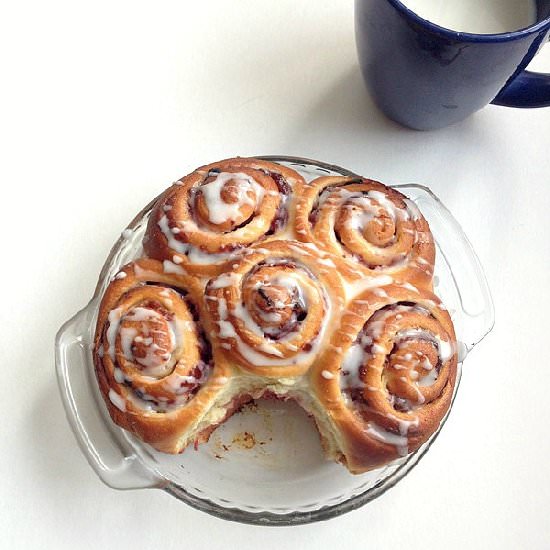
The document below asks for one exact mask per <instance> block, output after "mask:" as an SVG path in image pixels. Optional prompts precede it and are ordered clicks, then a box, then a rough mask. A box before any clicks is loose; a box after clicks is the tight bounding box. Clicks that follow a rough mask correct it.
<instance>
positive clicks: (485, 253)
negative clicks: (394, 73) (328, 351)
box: [0, 0, 550, 550]
mask: <svg viewBox="0 0 550 550" xmlns="http://www.w3.org/2000/svg"><path fill="white" fill-rule="evenodd" d="M2 11H3V14H2V17H1V19H0V59H1V73H0V98H1V101H0V115H1V117H0V140H1V151H2V153H1V161H0V170H1V174H0V175H1V179H0V182H1V191H0V197H1V198H2V212H1V214H0V235H1V237H0V238H1V244H2V266H3V267H2V270H1V274H0V278H1V280H0V288H1V289H2V296H3V297H2V307H0V322H1V325H0V326H1V327H2V330H1V343H2V346H1V352H2V355H1V357H2V360H1V363H0V364H1V368H2V374H3V375H2V399H1V400H0V411H1V414H2V421H1V422H0V441H1V453H0V476H1V482H0V487H1V492H0V497H1V498H0V547H2V548H41V549H50V548H51V549H53V548H56V549H59V548H81V549H88V548H90V549H92V548H94V549H96V548H162V549H163V550H168V549H172V548H193V549H202V548H209V549H218V548H220V549H221V548H223V549H233V548H239V549H248V548H262V549H264V550H275V549H277V550H279V549H281V548H287V547H299V548H303V549H313V548H315V549H319V548H335V547H336V545H338V547H343V548H356V547H359V546H360V547H362V548H384V547H396V546H397V545H399V547H400V548H407V549H409V548H411V549H416V548H418V549H422V550H425V549H428V548H442V547H445V548H449V549H451V548H457V549H458V548H461V549H462V548H465V547H467V548H510V549H514V548H532V549H539V548H548V547H549V546H550V522H549V521H548V503H549V501H550V468H549V467H548V464H549V462H548V461H549V457H550V437H549V428H548V425H549V421H550V399H549V391H548V385H549V380H550V378H549V372H550V371H549V366H548V365H549V351H548V343H549V336H548V334H549V332H548V314H547V311H548V310H549V308H550V296H549V290H548V289H549V283H550V244H549V243H550V240H549V235H550V215H549V212H550V109H539V110H527V111H525V110H514V109H506V108H501V107H494V106H490V107H487V108H485V109H484V110H483V111H481V112H479V113H478V114H476V115H475V116H473V117H471V118H470V119H468V120H466V121H465V122H463V123H460V124H458V125H456V126H454V127H451V128H448V129H444V130H441V131H435V132H429V133H419V132H415V131H411V130H406V129H404V128H401V127H399V126H398V125H396V124H394V123H392V122H390V121H388V120H387V119H386V118H384V116H382V115H381V114H380V113H379V112H378V111H377V110H376V109H375V108H374V106H373V104H372V102H371V100H370V99H369V97H368V95H367V94H366V92H365V90H364V87H363V84H362V81H361V78H360V76H359V74H358V69H357V61H356V54H355V46H354V37H353V6H352V2H350V1H347V2H344V1H338V2H335V1H333V0H331V1H328V0H324V1H321V0H308V1H306V0H302V1H300V2H296V1H294V0H278V1H276V2H267V1H258V0H256V1H253V0H246V1H245V0H240V1H238V2H236V1H234V2H228V1H225V2H224V1H221V0H216V1H214V0H208V1H203V2H197V3H195V2H193V3H191V2H185V1H183V0H180V1H178V2H120V1H109V2H107V1H103V0H98V1H95V2H74V1H66V2H63V1H60V0H51V1H48V2H38V1H33V2H31V1H27V2H12V3H11V5H10V6H9V7H8V8H7V10H5V9H3V10H2ZM536 65H537V66H538V67H539V68H542V69H545V70H546V71H547V72H550V46H548V45H547V46H546V48H545V49H544V50H543V52H541V54H540V56H539V59H538V60H537V62H536ZM236 154H239V155H253V154H290V155H297V156H306V157H311V158H318V159H321V160H326V161H330V162H334V163H337V164H340V165H343V166H345V167H348V168H350V169H353V170H355V171H357V172H359V173H362V174H364V175H366V176H369V177H371V178H375V179H380V180H381V181H383V182H386V183H388V184H396V183H403V182H418V183H422V184H424V185H428V186H430V187H431V188H432V189H433V190H434V191H435V193H436V194H438V195H439V196H440V197H441V198H442V200H443V201H444V202H445V203H446V204H447V205H448V206H449V207H450V209H451V210H452V211H453V212H454V214H455V216H456V217H457V218H458V220H459V221H460V223H461V224H462V225H463V227H464V229H465V231H466V233H467V234H468V235H469V237H470V239H471V241H472V242H473V244H474V246H475V248H476V250H477V252H478V254H479V256H480V259H481V261H482V263H483V265H484V266H485V269H486V273H487V277H488V280H489V283H490V286H491V289H492V292H493V296H494V300H495V305H496V315H497V324H496V326H495V329H494V332H493V333H492V334H491V335H490V336H489V337H488V338H487V339H486V340H485V341H484V342H483V343H482V344H480V346H479V347H478V348H476V349H475V350H474V351H473V352H472V354H471V356H470V357H469V358H468V360H467V362H466V364H465V368H464V376H463V381H462V385H461V388H460V392H459V395H458V398H457V400H456V405H455V408H454V409H453V413H452V415H451V417H450V419H449V421H448V423H447V425H446V426H445V429H444V430H443V432H442V433H441V435H440V437H439V439H438V440H437V442H436V444H435V445H434V446H433V448H432V449H431V450H430V452H429V453H428V454H427V455H426V456H425V458H424V459H423V460H422V461H421V462H420V464H419V465H418V467H417V468H416V469H415V470H414V471H413V472H412V473H411V474H410V476H408V477H407V478H406V479H404V480H403V481H402V482H400V483H399V484H398V485H397V486H396V487H395V488H393V489H392V490H390V491H389V492H388V493H387V494H385V495H384V496H382V497H381V498H379V499H378V500H376V501H374V502H372V503H370V504H368V505H367V506H366V507H364V508H362V509H360V510H358V511H355V512H352V513H349V514H347V515H346V516H344V517H340V518H337V519H334V520H331V521H329V522H325V523H320V524H315V525H310V526H302V527H294V528H260V527H248V526H243V525H238V524H233V523H229V522H225V521H222V520H219V519H215V518H212V517H209V516H207V515H205V514H203V513H199V512H196V511H194V510H192V509H191V508H189V507H187V506H186V505H184V504H182V503H180V502H178V501H176V500H175V499H173V498H172V497H170V496H168V495H167V494H165V493H163V492H161V491H155V490H152V491H151V490H149V491H130V492H117V491H114V490H112V489H109V488H107V487H105V486H103V485H102V483H101V482H100V481H99V479H98V478H96V476H95V474H94V473H93V472H92V470H91V469H90V468H89V466H88V464H87V463H86V461H85V459H84V457H83V456H82V455H81V453H80V451H79V449H78V448H77V445H76V443H75V440H74V438H73V436H72V434H71V432H70V430H69V427H68V424H67V422H66V420H65V416H64V413H63V410H62V406H61V403H60V399H59V397H58V391H57V387H56V382H55V376H54V365H53V339H54V334H55V332H56V330H57V328H58V327H59V326H60V325H61V323H62V322H63V321H65V320H66V319H67V318H69V317H70V316H71V315H72V314H73V313H74V312H75V311H76V310H77V309H79V308H81V307H82V306H84V305H85V304H86V302H87V300H88V298H89V297H90V295H91V293H92V291H93V289H94V286H95V282H96V278H97V276H98V273H99V270H100V268H101V266H102V264H103V261H104V259H105V257H106V255H107V253H108V251H109V249H110V247H111V244H112V243H113V242H114V240H115V239H116V238H117V237H118V235H119V233H120V231H121V229H123V228H124V227H125V225H126V223H127V222H128V221H129V220H130V219H131V218H132V217H133V216H134V214H135V213H136V212H137V211H139V210H140V209H141V208H142V206H143V205H145V204H146V203H147V202H148V201H149V200H150V199H151V198H152V197H153V196H155V195H156V194H157V193H159V192H160V191H161V190H162V189H163V188H164V187H166V186H167V185H168V184H169V183H170V182H172V181H173V180H174V179H175V178H176V177H179V176H181V175H183V174H185V173H187V172H188V171H190V170H192V169H193V168H194V167H196V166H198V165H200V164H203V163H206V162H210V161H214V160H217V159H220V158H224V157H228V156H232V155H236Z"/></svg>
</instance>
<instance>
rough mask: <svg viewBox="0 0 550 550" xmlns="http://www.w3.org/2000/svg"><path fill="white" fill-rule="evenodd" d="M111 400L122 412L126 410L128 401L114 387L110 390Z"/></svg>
mask: <svg viewBox="0 0 550 550" xmlns="http://www.w3.org/2000/svg"><path fill="white" fill-rule="evenodd" d="M109 401H110V402H111V403H112V404H113V405H114V406H115V407H116V408H117V409H118V410H119V411H122V412H126V401H125V400H124V398H123V397H121V396H120V395H119V394H118V393H117V392H116V391H114V390H113V389H110V390H109Z"/></svg>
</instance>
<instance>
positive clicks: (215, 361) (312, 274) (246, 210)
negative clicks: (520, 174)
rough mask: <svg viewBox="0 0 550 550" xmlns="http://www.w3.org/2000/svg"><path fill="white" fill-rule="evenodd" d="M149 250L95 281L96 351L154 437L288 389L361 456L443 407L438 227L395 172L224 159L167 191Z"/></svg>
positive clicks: (420, 432)
mask: <svg viewBox="0 0 550 550" xmlns="http://www.w3.org/2000/svg"><path fill="white" fill-rule="evenodd" d="M143 250H144V255H143V257H142V258H138V259H136V260H135V261H133V262H131V263H129V264H128V265H126V266H124V267H123V268H122V269H121V270H120V271H119V272H118V273H117V274H116V275H115V276H114V277H113V280H112V281H111V282H110V284H109V286H108V288H107V290H106V292H105V294H104V296H103V298H102V301H101V305H100V308H99V315H98V321H97V329H96V335H95V343H94V364H95V370H96V375H97V380H98V383H99V388H100V390H101V393H102V395H103V397H104V399H105V403H106V405H107V407H108V410H109V413H110V415H111V417H112V419H113V420H114V422H116V423H117V424H118V425H119V426H121V427H123V428H125V429H126V430H129V431H131V432H133V433H134V434H136V435H137V436H138V437H139V438H141V439H142V440H143V441H144V442H146V443H148V444H149V445H151V446H152V447H154V448H155V449H157V450H159V451H163V452H167V453H179V452H181V451H183V450H184V449H185V448H186V447H187V446H189V445H193V446H195V447H196V446H197V445H199V444H201V443H203V442H205V441H207V440H208V438H209V436H210V434H211V433H212V431H213V430H214V429H215V428H216V427H217V426H218V425H220V424H221V423H222V422H224V421H225V420H226V419H227V418H229V417H230V416H231V414H233V413H234V412H235V411H237V410H239V408H240V407H241V406H242V405H243V404H244V403H246V402H248V401H250V400H252V399H258V398H262V397H263V398H278V399H285V400H286V399H294V400H296V402H297V403H299V404H300V405H301V406H302V407H303V408H304V409H305V410H306V411H307V413H309V414H311V415H312V417H313V418H314V420H315V422H316V424H317V427H318V429H319V434H320V437H321V442H322V444H323V448H324V450H325V453H326V455H327V457H328V458H330V459H333V460H336V461H338V462H340V463H342V464H343V465H344V466H346V467H347V468H348V470H349V471H350V472H352V473H357V474H358V473H362V472H365V471H368V470H371V469H373V468H377V467H380V466H382V465H384V464H387V463H389V462H391V461H393V460H396V459H399V458H400V457H403V456H406V455H407V454H409V453H411V452H413V451H415V450H416V449H418V448H419V447H420V446H421V445H422V444H423V443H424V442H426V441H427V440H428V439H429V437H430V436H431V435H432V434H433V433H434V432H435V431H436V430H437V428H438V427H439V424H440V422H441V420H442V418H443V417H444V416H445V414H446V412H447V411H448V409H449V407H450V404H451V399H452V395H453V390H454V385H455V382H456V373H457V353H456V348H457V346H456V338H455V333H454V329H453V324H452V321H451V318H450V316H449V314H448V312H447V310H446V309H445V307H444V306H443V304H442V303H441V301H440V300H439V299H438V298H437V296H436V295H435V294H434V292H433V269H434V261H435V246H434V242H433V237H432V234H431V232H430V229H429V226H428V223H427V222H426V220H425V219H424V217H423V216H422V214H421V213H420V212H419V210H418V209H417V208H416V206H415V205H414V203H412V202H411V201H409V200H408V199H407V198H406V197H404V196H403V195H402V194H401V193H399V192H398V191H396V190H395V189H391V188H389V187H386V186H384V185H382V184H381V183H378V182H375V181H372V180H369V179H366V178H362V177H343V176H326V177H318V178H316V179H313V180H311V181H306V180H305V179H304V178H303V177H302V176H301V175H300V174H299V173H298V172H296V171H295V170H293V169H291V168H289V167H288V166H284V165H281V164H278V163H274V162H267V161H264V160H259V159H254V158H234V159H228V160H224V161H220V162H217V163H213V164H210V165H208V166H203V167H201V168H198V169H197V170H195V171H194V172H192V173H191V174H189V175H187V176H185V177H184V178H182V179H181V180H179V181H177V182H175V183H174V184H173V185H172V186H171V187H169V188H168V189H167V190H166V191H165V192H164V193H163V194H162V195H161V196H160V197H159V199H158V200H157V201H156V203H155V205H154V207H153V209H152V211H151V214H150V217H149V221H148V226H147V230H146V233H145V236H144V239H143Z"/></svg>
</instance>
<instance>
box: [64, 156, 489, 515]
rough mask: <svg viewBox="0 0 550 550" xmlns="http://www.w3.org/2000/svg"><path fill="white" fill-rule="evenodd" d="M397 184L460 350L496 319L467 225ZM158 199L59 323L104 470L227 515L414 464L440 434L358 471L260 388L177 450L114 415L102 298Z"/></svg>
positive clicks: (358, 487) (70, 383)
mask: <svg viewBox="0 0 550 550" xmlns="http://www.w3.org/2000/svg"><path fill="white" fill-rule="evenodd" d="M260 158H262V157H260ZM263 158H265V159H268V160H271V161H276V162H280V163H281V164H284V165H286V166H289V167H291V168H293V169H294V170H297V171H298V172H300V173H301V174H302V175H303V176H304V177H305V178H306V180H308V181H309V180H311V179H313V178H315V177H319V176H323V175H354V174H352V173H351V172H348V171H346V170H343V169H339V168H337V167H334V166H331V165H327V164H323V163H316V162H315V161H308V160H302V159H293V158H288V157H285V158H282V157H263ZM396 188H398V189H399V190H400V191H401V192H403V193H404V194H405V195H407V196H408V197H409V198H410V199H411V200H413V201H414V202H415V203H416V204H417V205H418V207H419V208H420V210H421V211H422V213H423V214H424V216H425V217H426V219H427V220H428V222H429V223H430V227H431V229H432V233H433V235H434V239H435V241H436V245H437V258H436V267H435V292H436V294H438V295H439V297H440V298H441V299H442V300H443V303H444V304H445V306H446V307H447V309H448V310H449V312H450V313H451V317H452V319H453V322H454V324H455V329H456V333H457V339H458V341H459V342H460V345H459V352H460V356H459V360H460V361H462V360H463V359H464V357H465V356H466V353H467V352H468V351H469V350H470V349H471V348H472V347H473V346H474V345H475V344H476V343H477V342H479V341H480V340H481V339H482V338H483V336H484V335H485V334H486V333H487V332H488V331H489V330H490V329H491V328H492V324H493V309H492V303H491V298H490V294H489V291H488V289H487V285H486V282H485V278H484V276H483V272H482V270H481V267H480V266H479V263H478V261H477V258H476V256H475V254H474V252H473V250H472V248H471V245H470V244H469V242H468V241H467V239H466V237H465V236H464V234H463V232H462V230H461V228H460V226H459V225H458V223H457V222H456V221H455V220H454V218H453V217H452V215H451V214H450V213H449V212H448V210H447V209H446V208H445V207H444V206H443V205H442V204H441V202H440V201H439V200H438V199H437V197H435V196H434V195H433V194H432V193H431V192H430V191H429V190H428V189H426V188H424V187H422V186H418V185H413V184H409V185H402V186H396ZM153 202H154V201H153ZM152 204H153V203H151V204H150V205H148V206H147V207H146V208H145V209H144V210H143V211H142V212H141V213H140V214H139V215H138V216H137V217H136V218H135V219H134V220H133V222H132V223H131V224H130V225H129V227H128V228H127V229H126V230H125V231H124V232H123V234H122V236H121V238H120V239H119V241H118V242H117V243H116V244H115V246H114V248H113V250H112V252H111V255H110V257H109V259H108V260H107V262H106V264H105V266H104V268H103V271H102V273H101V276H100V281H99V283H98V287H97V289H96V294H95V296H94V298H93V299H92V301H91V302H90V304H89V305H88V306H87V307H86V308H85V309H84V310H83V311H81V312H80V313H79V314H78V315H77V316H75V317H74V318H73V319H72V320H70V321H69V322H68V323H67V324H66V325H65V326H64V327H63V328H62V329H61V330H60V332H59V334H58V340H57V350H56V353H57V368H58V375H59V382H60V387H61V392H62V396H63V398H64V404H65V407H66V410H67V413H68V417H69V420H70V422H71V426H72V428H73V431H74V432H75V434H76V435H77V439H78V441H79V444H80V446H81V448H82V450H83V452H84V453H85V454H86V456H87V458H88V461H89V462H90V464H91V465H92V466H93V467H94V469H95V470H96V472H97V473H98V475H99V476H100V477H101V478H102V479H103V481H105V482H106V483H107V484H108V485H110V486H112V487H116V488H138V487H147V486H157V487H158V486H163V487H164V488H166V489H167V490H168V491H169V492H171V493H172V494H174V495H175V496H177V497H178V498H180V499H182V500H184V501H186V502H188V503H189V504H191V505H193V506H195V507H197V508H201V509H203V510H206V511H208V512H210V513H214V514H216V515H220V516H223V517H226V518H228V519H238V520H240V521H248V522H253V523H301V522H305V521H314V520H316V519H323V518H324V517H328V516H330V515H334V514H337V513H342V512H344V511H346V510H347V509H351V508H354V507H357V506H359V505H361V504H362V503H364V502H366V501H368V500H371V499H372V498H374V497H376V496H377V495H378V494H380V493H381V492H382V491H384V490H385V489H386V488H387V487H388V486H391V485H392V484H393V483H395V482H396V481H397V480H398V479H400V477H402V476H403V475H404V474H405V473H406V472H407V471H408V470H410V468H411V467H412V466H413V465H414V464H415V463H416V462H417V460H418V458H419V457H420V456H421V455H422V454H423V452H424V451H425V450H426V449H427V448H428V446H429V445H430V443H431V441H433V439H434V437H435V435H436V434H434V436H432V438H431V439H430V441H428V442H427V443H426V444H425V445H424V446H422V447H421V448H420V449H419V450H418V451H417V452H416V453H413V454H411V455H409V456H407V457H404V458H402V459H399V460H397V461H395V462H393V463H391V464H389V465H387V466H385V467H383V468H380V469H377V470H373V471H371V472H368V473H366V474H362V475H351V474H350V473H349V472H348V471H347V470H346V469H345V468H344V467H343V466H341V465H339V464H335V463H333V462H330V461H327V460H326V459H325V457H324V456H323V453H322V449H321V445H320V441H319V436H318V433H317V431H316V429H315V425H314V422H313V421H312V420H311V419H310V418H309V417H308V416H307V415H306V413H305V412H304V411H303V410H302V409H301V408H300V407H299V406H298V405H297V404H296V403H294V402H282V401H277V400H258V401H256V402H255V403H253V404H250V405H246V406H244V407H243V409H242V410H241V411H240V412H238V413H236V414H235V415H233V416H232V417H231V418H230V419H229V420H228V421H227V422H225V423H224V424H223V425H222V426H220V427H219V428H218V429H217V430H215V431H214V433H213V434H212V436H211V438H210V441H209V442H208V443H207V444H203V445H201V446H200V447H199V448H198V449H196V450H195V449H193V448H188V449H186V450H185V451H184V452H183V453H182V454H181V455H175V456H174V455H167V454H163V453H160V452H157V451H155V450H153V449H152V448H151V447H150V446H148V445H146V444H144V443H142V442H141V441H139V440H138V439H137V438H135V437H134V436H132V435H131V434H129V433H127V432H125V431H124V430H122V429H120V428H119V427H117V426H116V425H114V424H113V423H112V421H111V420H110V418H109V415H108V413H107V410H106V408H105V406H104V404H103V401H102V399H101V397H100V395H99V392H98V389H97V384H96V383H95V377H94V372H93V363H92V355H91V347H92V342H93V334H94V330H95V321H96V309H97V305H98V302H99V300H100V298H101V296H102V295H103V293H104V291H105V288H106V287H107V285H108V283H109V281H110V280H111V279H112V277H113V276H114V275H115V274H116V273H117V272H118V271H119V269H120V267H121V266H122V265H124V264H125V263H127V262H129V261H131V260H133V259H135V258H137V257H139V256H141V255H142V247H141V241H142V238H143V234H144V231H145V227H146V224H147V219H148V216H149V213H150V210H151V206H152ZM459 376H460V367H459ZM457 387H458V384H457ZM287 515H288V516H289V517H287V518H286V519H281V520H279V519H277V518H284V517H286V516H287Z"/></svg>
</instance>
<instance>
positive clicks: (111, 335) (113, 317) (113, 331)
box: [106, 308, 122, 361]
mask: <svg viewBox="0 0 550 550" xmlns="http://www.w3.org/2000/svg"><path fill="white" fill-rule="evenodd" d="M121 316H122V308H115V309H113V310H111V311H110V312H109V316H108V321H109V328H108V329H107V332H106V337H107V344H108V346H109V350H108V351H109V357H110V358H111V361H114V360H115V339H116V335H117V333H118V327H119V325H120V318H121Z"/></svg>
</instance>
